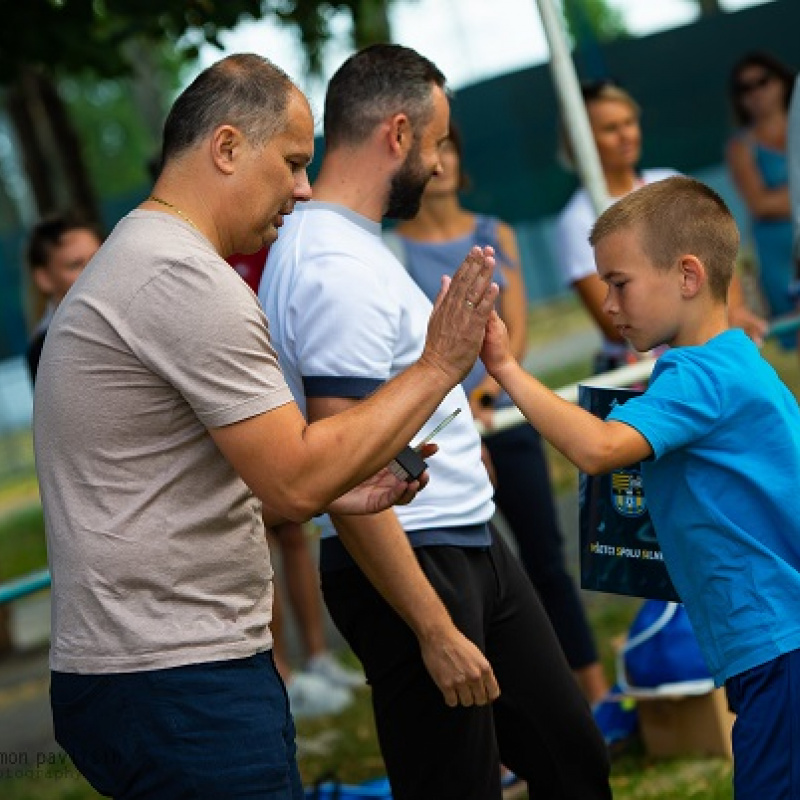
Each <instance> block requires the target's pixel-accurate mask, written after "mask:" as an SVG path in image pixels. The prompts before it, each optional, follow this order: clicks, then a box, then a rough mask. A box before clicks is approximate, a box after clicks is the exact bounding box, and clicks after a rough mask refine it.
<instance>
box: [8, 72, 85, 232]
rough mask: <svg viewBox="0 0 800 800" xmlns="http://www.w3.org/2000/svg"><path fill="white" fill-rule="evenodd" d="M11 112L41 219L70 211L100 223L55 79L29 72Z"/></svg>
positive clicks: (12, 94) (13, 93)
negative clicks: (59, 212) (76, 211)
mask: <svg viewBox="0 0 800 800" xmlns="http://www.w3.org/2000/svg"><path fill="white" fill-rule="evenodd" d="M6 108H7V111H8V116H9V119H10V120H11V124H12V125H13V127H14V129H15V132H16V137H17V141H18V143H19V146H20V149H21V150H22V164H23V167H24V169H25V173H26V175H27V178H28V181H29V183H30V187H31V191H32V194H33V197H34V200H35V202H36V207H37V210H38V212H39V215H40V216H44V215H46V214H52V213H55V212H58V211H62V210H64V209H66V208H69V209H73V210H77V209H79V210H81V211H82V212H83V213H84V214H86V215H87V216H88V217H89V218H91V219H93V220H98V218H99V213H98V205H97V198H96V195H95V192H94V189H93V187H92V184H91V181H90V180H89V177H88V172H87V169H86V164H85V162H84V159H83V153H82V152H81V147H80V142H79V140H78V136H77V134H76V133H75V129H74V127H73V125H72V122H71V121H70V119H69V115H68V114H67V110H66V107H65V106H64V103H63V101H62V100H61V97H60V96H59V94H58V91H57V90H56V87H55V86H54V84H53V82H52V81H51V79H50V78H48V77H46V76H44V75H42V74H41V73H39V72H37V71H36V70H34V69H31V68H24V69H23V70H22V71H21V75H20V78H19V79H18V80H17V82H16V83H15V84H14V85H13V86H12V87H10V89H9V91H8V93H7V95H6Z"/></svg>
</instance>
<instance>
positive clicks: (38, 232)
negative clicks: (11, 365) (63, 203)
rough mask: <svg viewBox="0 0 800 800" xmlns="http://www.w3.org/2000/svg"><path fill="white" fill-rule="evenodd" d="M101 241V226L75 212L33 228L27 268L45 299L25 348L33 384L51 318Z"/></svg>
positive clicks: (48, 218) (44, 221)
mask: <svg viewBox="0 0 800 800" xmlns="http://www.w3.org/2000/svg"><path fill="white" fill-rule="evenodd" d="M102 241H103V237H102V235H101V233H100V231H99V230H98V228H97V227H96V226H95V225H94V224H93V223H91V222H88V221H87V220H86V219H84V218H82V217H81V216H80V215H79V214H77V213H75V212H67V213H64V214H58V215H55V216H50V217H46V218H45V219H42V220H41V221H40V222H38V223H37V224H36V225H35V226H34V227H33V230H32V231H31V234H30V237H29V239H28V245H27V254H26V255H27V262H28V267H29V269H30V274H31V279H32V281H33V284H34V286H35V287H36V290H37V291H38V292H39V293H40V294H41V295H42V297H44V298H45V300H46V306H45V311H44V314H43V315H42V317H41V319H40V320H39V321H38V322H37V323H36V326H35V327H34V329H33V332H32V333H31V337H30V340H29V342H28V346H27V349H26V351H25V357H26V359H27V362H28V371H29V372H30V376H31V382H33V383H35V382H36V372H37V370H38V369H39V358H40V357H41V355H42V348H43V347H44V340H45V336H46V335H47V329H48V327H49V325H50V320H51V319H52V317H53V314H54V313H55V310H56V308H58V306H59V304H60V303H61V301H62V300H63V299H64V297H65V296H66V294H67V292H68V291H69V290H70V288H72V284H73V283H75V281H76V280H77V279H78V276H79V275H80V274H81V272H83V268H84V267H85V266H86V265H87V264H88V263H89V259H91V257H92V256H93V255H94V254H95V253H96V252H97V251H98V250H99V249H100V245H101V244H102Z"/></svg>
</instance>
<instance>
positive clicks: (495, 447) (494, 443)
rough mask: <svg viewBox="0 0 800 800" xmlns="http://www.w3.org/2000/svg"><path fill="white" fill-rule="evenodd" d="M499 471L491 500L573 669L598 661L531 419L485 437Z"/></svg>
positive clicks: (548, 476) (545, 462) (542, 455)
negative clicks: (568, 562) (500, 516)
mask: <svg viewBox="0 0 800 800" xmlns="http://www.w3.org/2000/svg"><path fill="white" fill-rule="evenodd" d="M484 443H485V444H486V447H487V448H488V449H489V453H490V455H491V456H492V461H493V463H494V467H495V471H496V473H497V489H496V491H495V497H494V499H495V502H496V503H497V507H498V508H499V509H500V511H501V512H502V514H503V517H504V519H505V521H506V522H507V523H508V526H509V528H510V530H511V534H512V535H513V537H514V540H515V542H516V543H517V549H518V551H519V557H520V560H521V561H522V564H523V566H524V567H525V571H526V572H527V573H528V577H529V578H530V579H531V581H532V582H533V585H534V587H536V591H537V592H538V593H539V597H540V598H541V601H542V605H543V606H544V610H545V611H546V612H547V616H548V617H550V622H552V623H553V627H554V628H555V631H556V636H558V640H559V642H561V647H562V648H563V649H564V655H566V657H567V661H568V662H569V665H570V666H571V667H572V668H573V669H580V668H581V667H586V666H588V665H589V664H593V663H594V662H595V661H597V648H596V647H595V643H594V637H593V636H592V631H591V628H590V627H589V623H588V621H587V619H586V615H585V613H584V610H583V605H582V604H581V601H580V597H579V596H578V591H577V589H576V587H575V583H574V581H573V580H572V577H571V576H570V574H569V573H568V572H567V568H566V566H565V564H564V550H563V542H562V536H561V530H560V528H559V524H558V518H557V516H556V509H555V504H554V502H553V494H552V490H551V487H550V473H549V471H548V467H547V460H546V457H545V453H544V449H543V447H542V440H541V437H540V436H539V433H538V432H537V431H536V430H535V429H534V428H532V427H531V426H530V425H527V424H526V425H519V426H517V427H515V428H510V429H509V430H506V431H502V432H501V433H497V434H494V435H492V436H487V437H486V438H485V439H484Z"/></svg>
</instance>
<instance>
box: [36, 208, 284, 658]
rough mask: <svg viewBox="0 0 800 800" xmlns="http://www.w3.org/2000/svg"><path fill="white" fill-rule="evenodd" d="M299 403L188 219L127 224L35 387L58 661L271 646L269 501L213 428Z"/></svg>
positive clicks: (80, 292)
mask: <svg viewBox="0 0 800 800" xmlns="http://www.w3.org/2000/svg"><path fill="white" fill-rule="evenodd" d="M289 402H292V396H291V393H290V391H289V389H288V387H287V386H286V382H285V381H284V379H283V375H282V374H281V372H280V369H279V366H278V362H277V358H276V356H275V352H274V350H273V349H272V346H271V344H270V341H269V332H268V328H267V322H266V319H265V317H264V315H263V312H262V310H261V307H260V305H259V303H258V300H257V298H256V297H255V295H254V294H253V293H252V291H251V290H250V289H249V288H248V287H247V285H246V284H245V283H244V281H242V280H241V278H240V277H239V276H238V275H237V274H236V272H235V271H234V270H233V269H232V268H231V267H230V266H229V265H228V264H227V263H226V262H225V261H224V260H223V259H222V258H220V257H219V255H218V254H217V253H216V252H215V251H214V250H213V248H212V247H211V245H210V243H209V242H208V241H207V240H206V239H205V238H204V237H203V236H202V235H201V234H200V233H199V232H198V231H196V230H195V229H194V228H192V227H191V226H190V225H188V224H186V223H184V222H182V221H180V220H176V219H175V218H173V217H171V216H169V215H167V214H164V213H160V212H151V211H141V210H136V211H133V212H132V213H131V214H129V215H128V216H127V217H125V218H124V219H123V220H122V221H121V222H120V223H119V224H118V225H117V227H116V228H115V229H114V231H113V232H112V234H111V236H110V237H109V238H108V240H107V242H106V243H105V244H104V245H103V247H102V248H101V250H100V251H99V252H98V254H97V255H96V256H95V257H94V258H93V259H92V261H91V263H90V264H89V265H88V267H87V268H86V270H85V271H84V272H83V274H82V275H81V277H80V279H79V280H78V281H77V282H76V284H75V286H74V287H73V288H72V290H71V291H70V293H69V295H68V296H67V298H66V299H65V300H64V302H63V303H62V304H61V306H60V307H59V309H58V311H57V312H56V315H55V317H54V319H53V322H52V324H51V326H50V330H49V333H48V336H47V340H46V343H45V347H44V352H43V354H42V360H41V365H40V371H39V379H38V381H37V384H36V393H35V403H34V439H35V448H36V468H37V472H38V475H39V483H40V489H41V495H42V504H43V506H44V513H45V526H46V530H47V545H48V552H49V562H50V569H51V572H52V579H53V599H52V646H51V658H50V663H51V667H52V668H53V669H56V670H60V671H65V672H79V673H112V672H132V671H139V670H148V669H160V668H165V667H173V666H179V665H183V664H190V663H202V662H208V661H214V660H224V659H233V658H244V657H247V656H250V655H252V654H253V653H256V652H259V651H261V650H265V649H268V648H269V647H270V646H271V643H272V642H271V636H270V633H269V628H268V624H269V622H270V619H271V612H272V582H271V578H272V567H271V565H270V560H269V552H268V549H267V544H266V540H265V536H264V527H263V523H262V521H261V504H260V502H259V501H258V500H257V499H256V498H255V497H254V496H253V495H252V493H251V492H250V490H249V489H248V488H247V486H246V485H245V484H244V482H243V481H242V480H241V479H240V478H239V477H238V475H237V474H236V473H235V472H234V470H233V468H232V467H231V466H230V464H229V463H228V461H227V460H226V459H225V458H224V457H223V456H222V454H221V453H220V451H219V450H218V449H217V447H216V445H215V444H214V442H213V440H212V438H211V436H210V435H209V433H208V429H210V428H216V427H221V426H224V425H228V424H231V423H234V422H238V421H240V420H243V419H247V418H249V417H253V416H255V415H257V414H261V413H264V412H267V411H270V410H272V409H275V408H277V407H279V406H281V405H284V404H286V403H289Z"/></svg>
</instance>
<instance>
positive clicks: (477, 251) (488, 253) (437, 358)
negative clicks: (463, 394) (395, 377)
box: [421, 247, 500, 385]
mask: <svg viewBox="0 0 800 800" xmlns="http://www.w3.org/2000/svg"><path fill="white" fill-rule="evenodd" d="M494 267H495V260H494V250H493V248H491V247H473V248H472V250H470V252H469V254H468V255H467V257H466V258H465V259H464V261H463V263H462V264H461V266H460V267H459V269H458V271H457V272H456V274H455V275H453V278H452V280H448V279H445V280H444V281H443V284H442V291H441V292H440V293H439V296H438V297H437V298H436V303H435V304H434V307H433V313H432V314H431V318H430V321H429V323H428V335H427V338H426V342H425V349H424V351H423V353H422V358H421V360H422V361H427V362H428V363H430V364H433V365H435V366H436V367H438V368H439V369H440V370H441V371H442V372H443V373H444V374H445V375H447V376H449V380H450V381H451V382H452V384H453V385H455V384H456V383H459V382H460V381H461V380H462V379H463V378H464V376H465V375H466V374H467V373H468V372H469V371H470V369H471V368H472V365H473V364H474V363H475V359H476V358H477V357H478V351H479V349H480V347H481V342H482V341H483V336H484V328H485V326H486V320H487V317H488V316H489V314H490V312H491V311H492V309H493V307H494V302H495V300H496V299H497V295H498V293H499V291H500V290H499V288H498V286H497V284H496V283H493V282H492V275H493V273H494Z"/></svg>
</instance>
